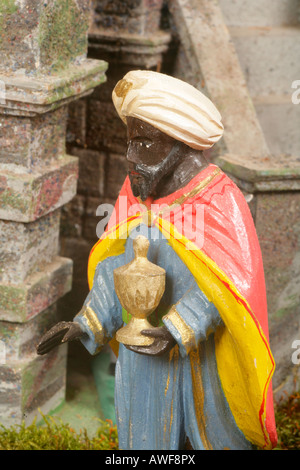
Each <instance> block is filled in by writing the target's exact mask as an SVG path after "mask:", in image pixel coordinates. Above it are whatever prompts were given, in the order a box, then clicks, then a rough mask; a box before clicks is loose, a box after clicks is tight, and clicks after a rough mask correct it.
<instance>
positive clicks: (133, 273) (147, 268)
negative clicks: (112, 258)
mask: <svg viewBox="0 0 300 470" xmlns="http://www.w3.org/2000/svg"><path fill="white" fill-rule="evenodd" d="M148 248H149V241H148V239H147V238H145V237H144V236H138V237H137V238H136V239H135V240H134V241H133V249H134V259H133V260H132V261H131V262H130V263H128V264H126V265H125V266H121V267H119V268H117V269H115V270H114V282H115V290H116V293H117V296H118V298H119V300H120V303H121V305H122V307H123V308H124V309H125V310H127V312H128V313H130V314H131V315H132V318H131V320H130V321H129V323H128V325H126V326H124V327H123V328H121V329H120V330H119V331H118V332H117V336H116V338H117V341H119V342H120V343H123V344H126V345H131V346H149V345H151V344H152V343H153V341H154V339H153V338H150V337H147V336H145V335H143V334H141V331H142V330H149V329H151V328H154V327H153V326H152V325H151V324H150V323H149V321H148V320H147V317H148V316H149V315H150V314H151V313H152V312H153V311H154V310H155V309H156V307H157V306H158V305H159V302H160V300H161V298H162V296H163V293H164V290H165V278H166V272H165V270H164V269H163V268H160V267H159V266H157V265H155V264H153V263H151V262H150V261H149V260H148V259H147V253H148Z"/></svg>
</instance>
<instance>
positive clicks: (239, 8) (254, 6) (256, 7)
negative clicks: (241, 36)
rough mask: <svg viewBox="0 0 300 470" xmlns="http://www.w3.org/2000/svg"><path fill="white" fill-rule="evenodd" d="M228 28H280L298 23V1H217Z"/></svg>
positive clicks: (299, 10) (299, 8) (299, 9)
mask: <svg viewBox="0 0 300 470" xmlns="http://www.w3.org/2000/svg"><path fill="white" fill-rule="evenodd" d="M219 4H220V6H221V9H222V12H223V15H224V18H225V21H226V23H227V25H228V26H253V25H256V26H282V25H293V24H297V23H298V22H299V13H300V5H299V2H298V0H251V1H249V0H219Z"/></svg>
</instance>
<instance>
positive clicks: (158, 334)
mask: <svg viewBox="0 0 300 470" xmlns="http://www.w3.org/2000/svg"><path fill="white" fill-rule="evenodd" d="M141 333H142V335H144V336H150V337H151V338H164V337H165V332H164V331H162V329H161V328H151V329H149V330H142V331H141Z"/></svg>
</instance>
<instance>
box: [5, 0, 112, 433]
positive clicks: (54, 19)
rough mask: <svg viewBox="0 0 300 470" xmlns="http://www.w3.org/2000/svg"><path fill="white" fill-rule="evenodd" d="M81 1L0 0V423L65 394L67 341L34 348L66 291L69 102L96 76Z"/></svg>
mask: <svg viewBox="0 0 300 470" xmlns="http://www.w3.org/2000/svg"><path fill="white" fill-rule="evenodd" d="M89 21H90V5H89V1H88V0H7V1H5V2H1V3H0V85H1V86H0V242H1V255H0V346H1V348H0V349H1V354H0V422H1V423H2V424H4V425H12V424H18V423H20V422H21V421H22V420H25V423H27V424H28V423H29V422H31V421H32V419H33V417H34V415H36V414H37V410H38V408H40V409H42V410H43V411H44V412H49V411H50V410H53V409H54V408H55V407H57V406H58V405H60V404H61V403H62V401H63V400H64V396H65V375H66V347H61V348H57V349H56V350H53V351H52V352H51V353H50V354H48V355H46V356H42V357H40V356H37V355H36V352H35V345H36V343H37V341H38V339H39V338H40V337H41V335H42V334H43V333H44V332H45V331H46V330H47V329H48V328H49V327H50V326H51V325H52V324H54V323H55V322H56V301H57V300H58V299H59V298H61V297H62V296H63V295H64V294H65V293H66V292H68V291H70V289H71V283H72V261H71V260H69V259H67V258H63V257H61V256H59V250H60V243H59V230H60V212H61V208H62V206H63V205H65V204H66V203H67V202H69V201H70V200H71V199H72V198H73V196H74V195H75V194H76V185H77V176H78V162H77V158H76V157H73V156H70V155H68V154H67V153H66V147H65V136H66V125H67V117H68V103H70V102H72V101H74V100H75V99H78V98H80V97H83V96H86V95H88V94H89V93H91V92H92V91H93V89H94V87H95V86H97V85H99V84H100V83H102V82H104V81H105V70H106V68H107V64H106V63H105V62H103V61H97V60H91V59H87V29H88V26H89Z"/></svg>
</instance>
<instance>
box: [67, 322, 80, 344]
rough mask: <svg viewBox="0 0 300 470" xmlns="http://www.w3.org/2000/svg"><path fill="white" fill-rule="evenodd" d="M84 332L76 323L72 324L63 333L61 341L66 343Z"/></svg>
mask: <svg viewBox="0 0 300 470" xmlns="http://www.w3.org/2000/svg"><path fill="white" fill-rule="evenodd" d="M83 334H84V332H83V331H82V329H81V328H80V326H79V325H78V324H76V323H74V324H73V325H72V327H70V328H69V329H68V331H67V333H66V334H65V335H64V337H63V339H62V343H66V342H67V341H73V340H75V339H78V338H80V337H81V336H83Z"/></svg>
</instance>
